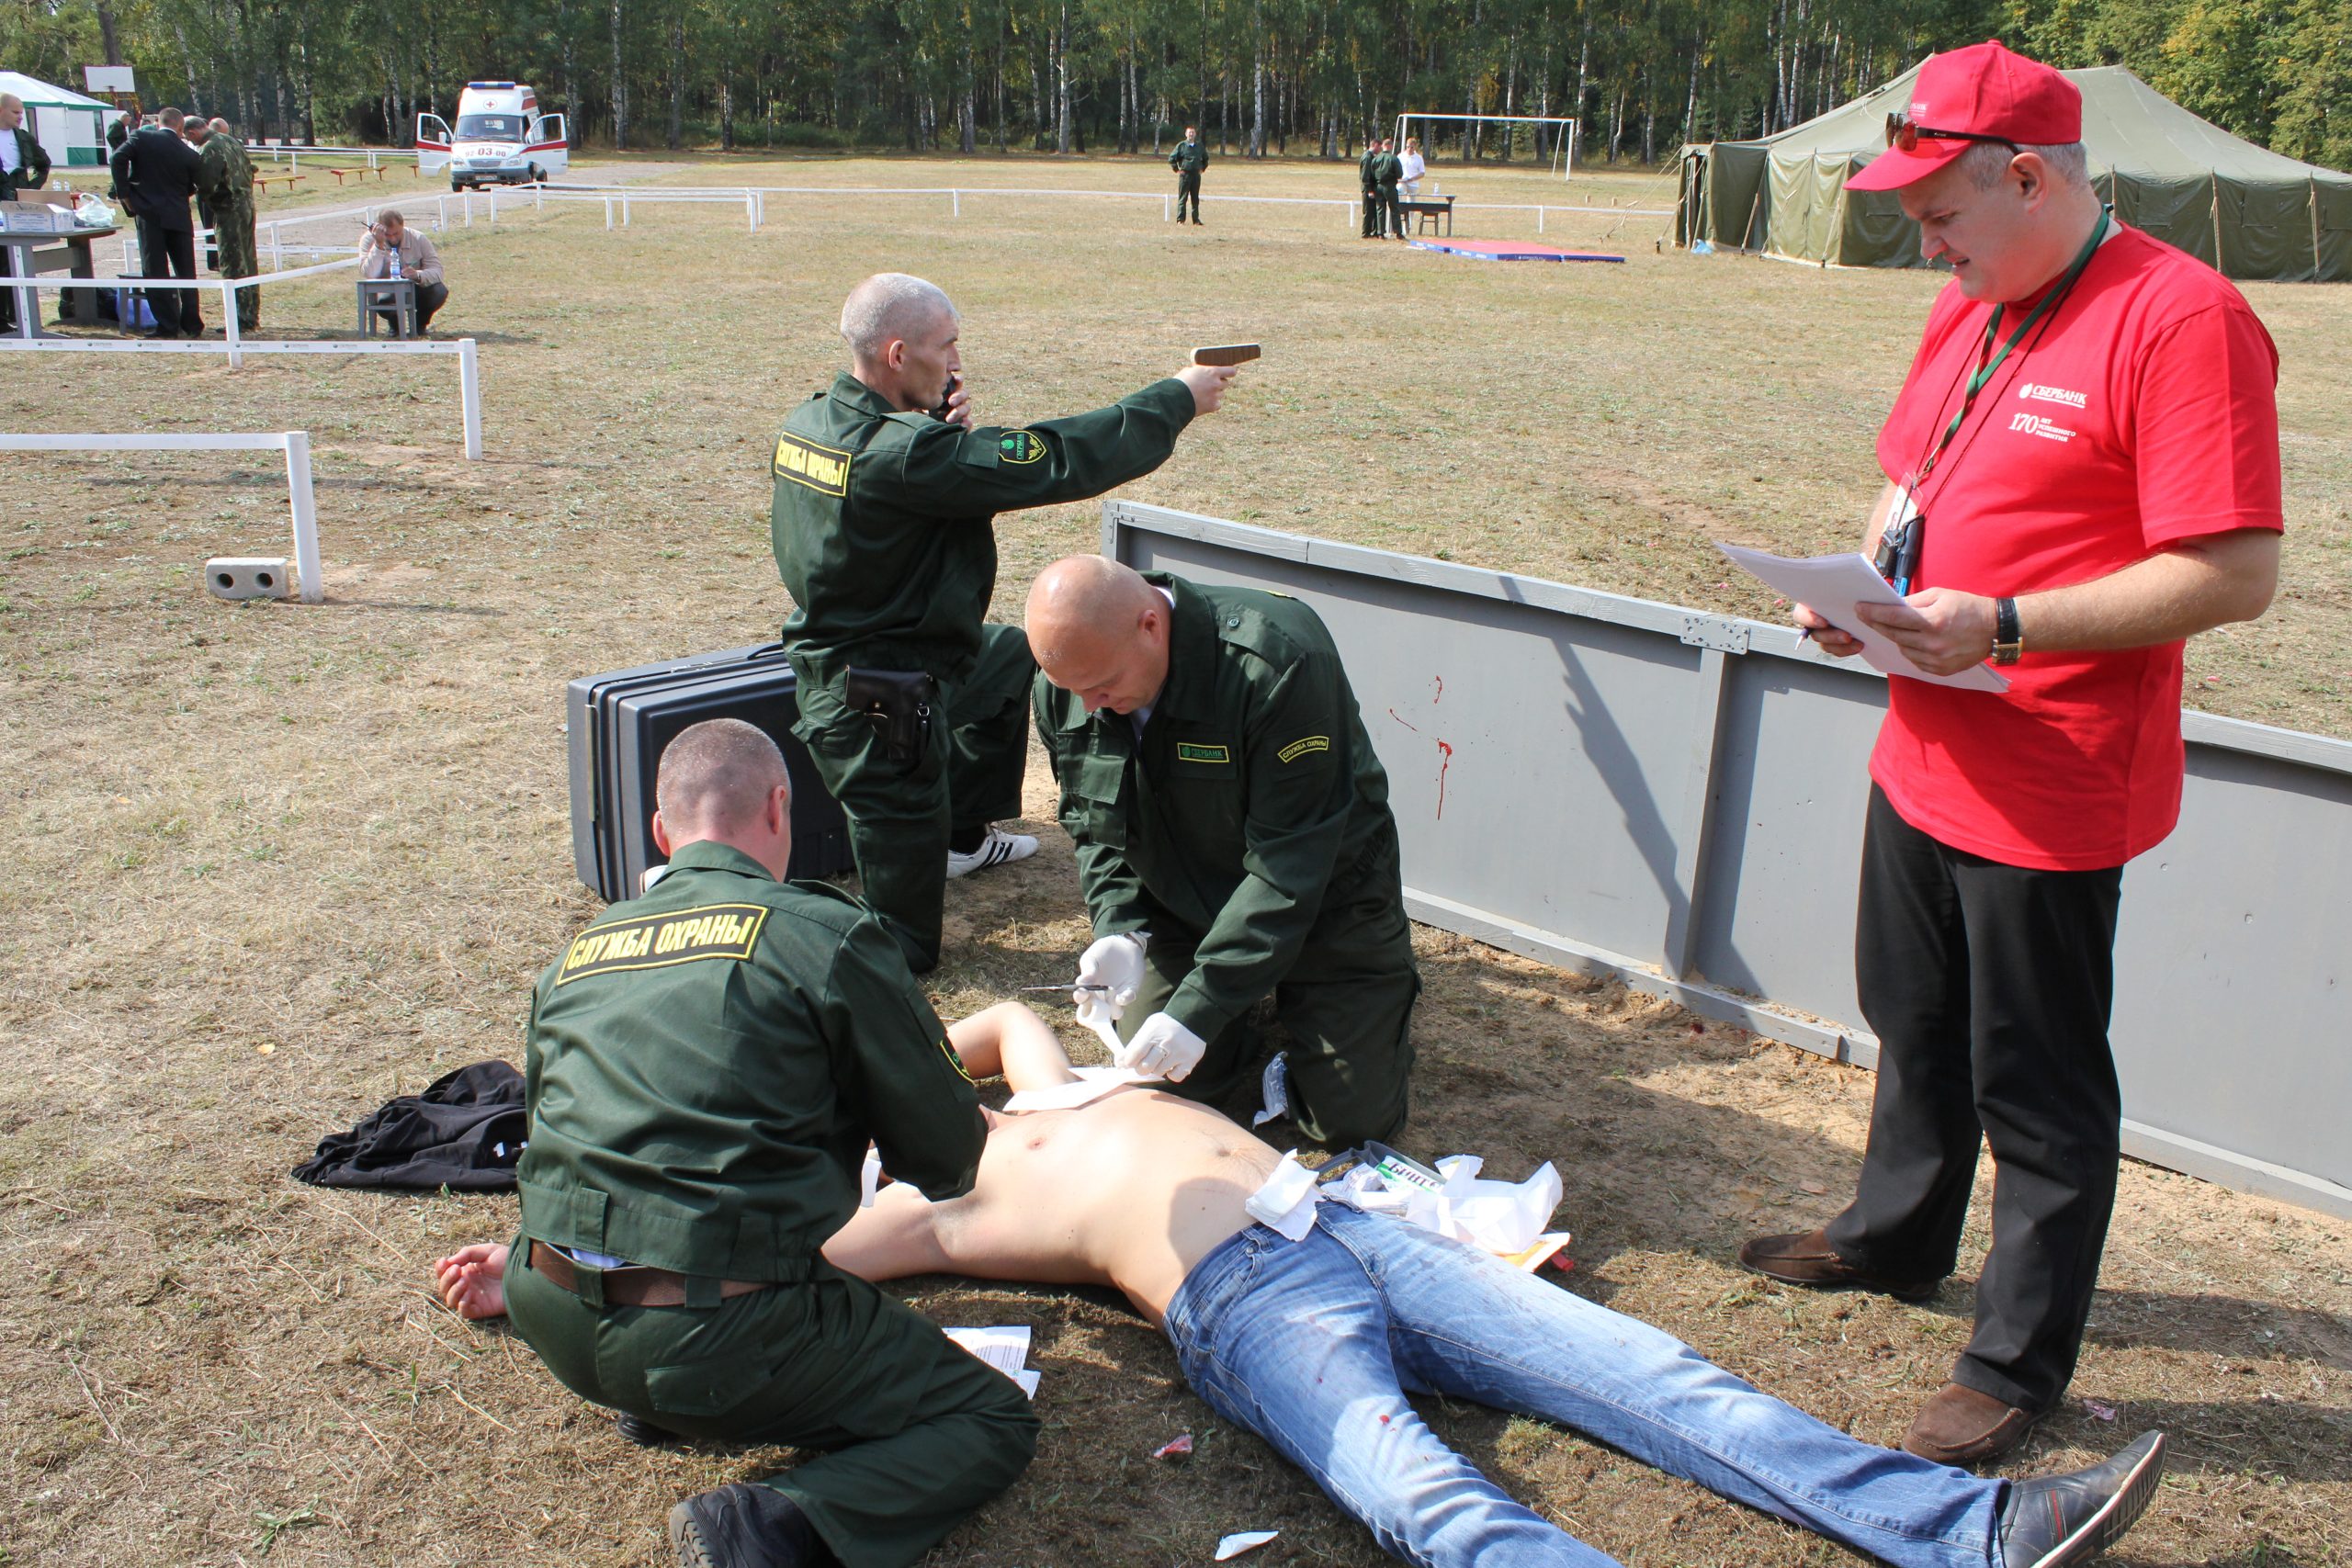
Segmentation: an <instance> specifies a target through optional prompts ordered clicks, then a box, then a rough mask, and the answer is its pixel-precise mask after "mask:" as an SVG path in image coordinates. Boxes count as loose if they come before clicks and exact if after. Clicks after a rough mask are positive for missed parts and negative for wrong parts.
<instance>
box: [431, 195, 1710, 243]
mask: <svg viewBox="0 0 2352 1568" xmlns="http://www.w3.org/2000/svg"><path fill="white" fill-rule="evenodd" d="M489 194H490V197H491V199H490V209H491V220H492V222H495V221H497V217H498V208H497V199H496V194H495V193H489ZM507 194H508V199H509V200H510V201H511V200H514V199H517V198H519V197H523V196H529V197H533V198H534V200H535V201H536V200H537V199H540V198H544V199H547V200H551V201H601V202H603V203H604V206H605V228H607V229H610V228H613V227H614V226H615V224H614V221H613V220H614V217H615V215H616V213H617V215H618V217H619V220H620V222H619V227H621V228H624V229H626V228H627V227H628V220H629V209H630V208H631V207H632V206H646V207H661V206H695V205H701V206H724V207H736V206H740V207H741V208H742V209H744V213H745V216H746V219H747V220H748V222H749V225H750V228H751V231H752V232H753V233H757V232H758V231H759V230H760V226H761V225H762V224H763V223H765V222H766V221H767V198H768V197H771V196H816V197H841V196H899V197H943V196H944V197H946V198H947V203H948V211H949V213H950V214H951V215H953V216H955V217H958V218H960V217H962V216H963V215H964V198H965V197H992V196H1004V197H1040V196H1043V197H1091V198H1093V199H1096V200H1113V201H1157V202H1159V216H1160V220H1161V221H1162V222H1170V221H1173V220H1174V218H1175V200H1176V198H1175V196H1174V194H1173V193H1172V192H1165V191H1159V192H1155V191H1141V190H1089V189H1076V190H1068V189H1057V188H1050V187H1046V186H644V187H642V188H633V187H626V186H625V187H620V188H614V187H611V186H561V185H549V186H515V187H514V189H513V190H512V191H510V192H509V193H507ZM1216 201H1217V202H1218V203H1220V204H1225V203H1237V204H1241V205H1250V206H1261V207H1336V208H1340V209H1343V211H1344V213H1345V215H1346V217H1347V220H1348V222H1349V224H1350V225H1351V226H1352V225H1353V224H1354V223H1355V222H1356V221H1357V220H1358V219H1359V217H1360V216H1361V214H1362V212H1363V205H1362V203H1360V202H1357V201H1354V200H1351V199H1349V198H1345V197H1312V196H1220V197H1216ZM1453 210H1454V211H1456V212H1458V213H1460V212H1532V213H1533V214H1535V231H1536V232H1537V233H1539V234H1540V233H1542V232H1544V217H1545V215H1546V214H1547V213H1555V212H1556V213H1592V214H1597V215H1599V216H1601V217H1604V218H1671V217H1673V216H1674V211H1673V209H1671V208H1657V207H1593V206H1589V205H1586V206H1571V205H1565V204H1562V203H1559V202H1492V201H1456V202H1455V203H1454V206H1453ZM466 220H467V221H468V222H471V221H472V218H471V215H470V213H469V215H468V216H467V219H466Z"/></svg>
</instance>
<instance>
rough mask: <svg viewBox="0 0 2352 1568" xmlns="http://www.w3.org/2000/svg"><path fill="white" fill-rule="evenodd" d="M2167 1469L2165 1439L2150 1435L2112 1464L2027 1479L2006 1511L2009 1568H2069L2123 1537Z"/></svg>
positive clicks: (2004, 1557) (2013, 1490) (2005, 1566)
mask: <svg viewBox="0 0 2352 1568" xmlns="http://www.w3.org/2000/svg"><path fill="white" fill-rule="evenodd" d="M2164 1472H2165V1435H2164V1434H2163V1433H2162V1432H2143V1433H2142V1434H2141V1435H2140V1438H2139V1440H2138V1441H2136V1442H2134V1443H2133V1444H2132V1445H2131V1447H2130V1448H2128V1449H2125V1450H2123V1451H2122V1452H2121V1453H2120V1454H2117V1455H2116V1456H2115V1457H2114V1458H2113V1459H2111V1460H2109V1461H2107V1462H2106V1463H2105V1464H2096V1465H2093V1466H2092V1467H2091V1468H2090V1469H2088V1470H2077V1471H2075V1472H2072V1473H2070V1474H2066V1475H2051V1476H2044V1477H2042V1478H2041V1479H2039V1480H2035V1481H2019V1482H2017V1483H2013V1484H2012V1485H2011V1486H2010V1488H2009V1500H2008V1502H2007V1504H2006V1505H2005V1506H2003V1507H2002V1509H2001V1568H2065V1564H2067V1563H2070V1562H2089V1561H2090V1560H2091V1559H2092V1558H2094V1557H2097V1556H2098V1554H2099V1553H2100V1552H2102V1551H2106V1550H2107V1549H2108V1548H2109V1547H2110V1546H2113V1545H2114V1544H2115V1543H2116V1542H2117V1541H2119V1540H2122V1539H2123V1532H2124V1531H2126V1530H2128V1529H2131V1526H2132V1525H2133V1524H2134V1523H2135V1522H2137V1521H2138V1519H2139V1517H2140V1516H2141V1515H2142V1514H2143V1513H2145V1512H2146V1511H2147V1507H2148V1503H2149V1500H2150V1499H2151V1498H2153V1497H2154V1496H2155V1495H2156V1482H2157V1480H2158V1479H2159V1478H2160V1477H2162V1476H2163V1474H2164Z"/></svg>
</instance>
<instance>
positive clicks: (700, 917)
mask: <svg viewBox="0 0 2352 1568" xmlns="http://www.w3.org/2000/svg"><path fill="white" fill-rule="evenodd" d="M767 918H768V911H767V908H766V906H764V905H762V904H702V905H698V906H696V907H695V908H691V909H679V910H675V911H673V913H670V914H667V915H640V916H639V917H638V918H637V919H633V920H616V921H615V922H614V923H613V924H611V925H609V926H594V927H591V928H590V929H589V930H587V931H582V932H581V933H580V935H579V936H578V937H576V938H574V939H573V940H572V943H571V950H570V951H569V952H567V953H565V954H564V955H563V971H562V973H561V974H560V975H558V976H556V980H555V983H556V984H557V985H559V986H569V985H570V984H571V982H573V981H574V980H579V979H583V978H585V977H586V976H590V975H609V974H611V973H613V972H614V971H615V970H617V969H661V968H664V967H666V966H667V965H669V964H693V963H695V962H697V961H699V960H701V959H705V958H726V959H732V960H734V961H735V962H737V963H739V964H740V963H741V962H742V961H743V960H744V959H746V958H749V957H751V956H752V948H753V947H755V946H757V945H758V943H759V940H760V928H761V927H762V926H763V925H765V924H766V923H767Z"/></svg>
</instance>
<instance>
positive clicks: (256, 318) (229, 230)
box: [196, 119, 261, 333]
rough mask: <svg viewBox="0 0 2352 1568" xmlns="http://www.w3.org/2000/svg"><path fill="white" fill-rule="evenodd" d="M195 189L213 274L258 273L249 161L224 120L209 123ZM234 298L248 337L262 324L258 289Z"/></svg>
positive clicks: (241, 329)
mask: <svg viewBox="0 0 2352 1568" xmlns="http://www.w3.org/2000/svg"><path fill="white" fill-rule="evenodd" d="M196 188H197V192H198V196H199V197H201V198H202V199H203V200H204V201H205V202H206V203H207V204H208V205H207V207H206V209H205V210H206V211H207V212H208V213H209V217H208V218H207V220H206V221H208V222H209V223H210V224H211V225H212V243H213V246H214V250H215V259H214V261H213V267H214V269H215V270H216V271H218V272H219V273H220V276H223V277H252V276H255V275H256V274H258V273H259V272H260V271H261V253H260V251H259V249H258V247H256V246H255V245H254V161H253V159H252V158H250V157H248V156H247V155H246V152H245V144H244V143H243V141H240V140H239V139H238V137H237V134H236V131H235V129H234V128H233V127H232V126H231V125H230V124H229V122H228V121H227V120H225V119H216V120H214V121H213V122H212V134H211V136H210V137H209V138H208V139H207V140H206V141H205V143H204V153H203V164H202V166H201V167H200V168H199V169H198V172H197V187H196ZM236 294H237V330H238V331H239V332H243V333H249V332H253V331H254V330H255V329H256V328H258V327H259V326H260V325H261V290H260V289H258V288H240V289H238V290H237V291H236Z"/></svg>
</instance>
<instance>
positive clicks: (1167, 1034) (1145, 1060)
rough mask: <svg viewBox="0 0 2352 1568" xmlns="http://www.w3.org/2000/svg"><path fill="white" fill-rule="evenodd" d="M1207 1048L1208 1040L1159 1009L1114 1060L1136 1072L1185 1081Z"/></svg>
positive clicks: (1176, 1081)
mask: <svg viewBox="0 0 2352 1568" xmlns="http://www.w3.org/2000/svg"><path fill="white" fill-rule="evenodd" d="M1208 1048H1209V1043H1208V1042H1207V1041H1205V1040H1204V1039H1202V1038H1201V1037H1200V1036H1199V1035H1197V1034H1195V1033H1193V1032H1192V1031H1191V1030H1189V1029H1187V1028H1185V1027H1184V1026H1183V1025H1182V1024H1181V1023H1179V1022H1177V1021H1175V1020H1174V1019H1172V1018H1170V1017H1169V1016H1168V1015H1167V1014H1166V1013H1164V1012H1156V1013H1153V1014H1152V1015H1151V1016H1150V1017H1149V1018H1148V1019H1145V1020H1144V1021H1143V1027H1142V1028H1141V1029H1138V1030H1136V1033H1135V1038H1134V1039H1132V1040H1130V1041H1128V1042H1127V1043H1126V1044H1125V1045H1124V1046H1122V1047H1121V1048H1120V1050H1119V1052H1118V1054H1117V1055H1115V1056H1114V1057H1113V1058H1112V1060H1113V1061H1114V1063H1115V1064H1116V1065H1117V1066H1122V1067H1126V1068H1129V1069H1131V1070H1133V1071H1135V1072H1138V1073H1149V1074H1151V1075H1153V1076H1154V1077H1163V1078H1166V1079H1167V1080H1168V1081H1169V1082H1170V1083H1182V1082H1183V1081H1184V1078H1185V1077H1186V1075H1188V1074H1190V1073H1191V1072H1192V1070H1193V1068H1194V1067H1197V1066H1200V1065H1201V1055H1202V1053H1203V1052H1204V1051H1206V1050H1207V1049H1208Z"/></svg>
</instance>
